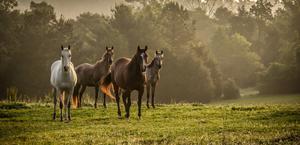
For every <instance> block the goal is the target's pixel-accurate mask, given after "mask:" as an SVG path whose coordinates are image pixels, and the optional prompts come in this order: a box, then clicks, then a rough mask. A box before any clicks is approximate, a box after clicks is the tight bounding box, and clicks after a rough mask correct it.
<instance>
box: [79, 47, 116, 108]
mask: <svg viewBox="0 0 300 145" xmlns="http://www.w3.org/2000/svg"><path fill="white" fill-rule="evenodd" d="M113 49H114V47H113V46H112V47H111V48H108V47H107V46H106V52H105V53H104V54H103V56H102V57H101V59H100V60H99V61H97V62H96V63H95V64H93V65H92V64H88V63H83V64H80V65H78V66H77V67H76V68H75V71H76V74H77V77H78V81H77V84H76V86H75V89H74V93H73V105H75V104H76V105H77V106H75V108H76V107H81V100H82V95H83V93H84V91H85V89H86V87H87V86H88V87H95V104H94V107H95V108H97V99H98V93H99V87H100V82H101V80H102V79H103V78H104V77H105V76H106V75H107V74H108V73H109V72H110V66H111V64H112V62H113ZM78 92H79V95H78ZM105 98H106V97H105V94H103V106H104V108H106V101H105Z"/></svg>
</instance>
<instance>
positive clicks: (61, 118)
mask: <svg viewBox="0 0 300 145" xmlns="http://www.w3.org/2000/svg"><path fill="white" fill-rule="evenodd" d="M63 95H64V94H63V91H60V90H59V109H60V121H63V114H62V109H63V102H62V101H63V100H62V98H63Z"/></svg>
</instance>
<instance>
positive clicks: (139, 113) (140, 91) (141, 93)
mask: <svg viewBox="0 0 300 145" xmlns="http://www.w3.org/2000/svg"><path fill="white" fill-rule="evenodd" d="M143 94H144V87H142V88H141V89H140V90H139V96H138V116H139V119H140V118H141V116H142V114H141V105H142V97H143Z"/></svg>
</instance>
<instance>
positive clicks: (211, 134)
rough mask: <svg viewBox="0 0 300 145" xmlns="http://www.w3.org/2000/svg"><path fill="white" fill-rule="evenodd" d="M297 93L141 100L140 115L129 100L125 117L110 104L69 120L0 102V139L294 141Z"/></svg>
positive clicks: (46, 109)
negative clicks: (149, 105)
mask: <svg viewBox="0 0 300 145" xmlns="http://www.w3.org/2000/svg"><path fill="white" fill-rule="evenodd" d="M299 97H300V96H299V95H296V96H294V95H290V96H287V97H285V98H286V99H287V98H289V99H294V100H296V101H291V102H290V103H283V104H280V103H270V104H268V103H266V104H265V103H264V101H265V100H264V99H265V98H264V99H263V100H264V101H257V100H256V99H257V98H256V97H255V96H252V99H254V100H256V102H259V103H257V104H256V105H254V104H255V103H253V102H252V103H250V104H246V103H245V101H244V99H246V100H247V99H250V98H251V97H249V98H248V97H245V98H242V99H240V100H236V102H226V101H225V102H217V103H213V104H208V105H202V104H171V105H158V106H157V108H156V109H146V108H145V105H144V104H143V105H144V106H143V110H142V119H141V120H138V119H137V110H136V109H137V108H136V105H135V104H134V105H133V107H132V109H131V112H132V114H131V115H132V117H131V119H130V120H126V119H124V118H123V119H118V118H117V113H116V105H115V104H114V103H110V104H108V108H107V109H104V108H102V106H99V108H98V109H94V108H92V107H83V108H82V109H76V110H72V116H73V118H72V119H73V120H72V121H71V122H69V123H65V122H60V121H58V120H56V121H52V120H51V114H52V106H50V105H46V104H7V103H1V104H0V144H61V143H63V144H300V105H299V104H297V100H298V101H299ZM275 98H276V97H275ZM278 98H280V97H278ZM280 99H282V98H280ZM286 99H284V100H286ZM250 100H251V99H250ZM268 100H269V101H272V100H274V99H272V98H271V97H269V99H268ZM269 101H267V102H269ZM246 102H247V101H246ZM249 102H251V101H249ZM254 102H255V101H254ZM279 102H280V101H279ZM288 102H289V101H288ZM123 110H124V109H123V108H122V111H123ZM122 113H124V112H122ZM122 115H124V114H122Z"/></svg>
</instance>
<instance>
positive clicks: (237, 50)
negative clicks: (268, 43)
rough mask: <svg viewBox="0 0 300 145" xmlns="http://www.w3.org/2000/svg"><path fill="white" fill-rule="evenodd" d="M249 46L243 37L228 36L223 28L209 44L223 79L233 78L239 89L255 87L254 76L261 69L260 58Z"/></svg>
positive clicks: (237, 35)
mask: <svg viewBox="0 0 300 145" xmlns="http://www.w3.org/2000/svg"><path fill="white" fill-rule="evenodd" d="M250 46H251V43H250V42H248V41H247V40H246V38H245V37H243V36H242V35H240V34H238V33H235V34H233V35H230V34H228V32H226V29H224V28H220V29H218V30H217V31H216V32H215V36H214V37H213V38H212V41H211V43H210V47H211V48H212V51H213V53H214V54H215V56H216V58H217V60H218V61H219V63H220V68H221V71H222V72H223V74H224V76H225V78H233V79H234V80H235V81H237V83H238V85H240V86H241V87H248V86H253V85H255V74H256V72H258V71H260V70H261V69H263V65H262V64H261V63H260V57H259V56H258V55H257V54H256V53H254V52H252V51H251V50H250ZM249 78H251V79H249Z"/></svg>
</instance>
